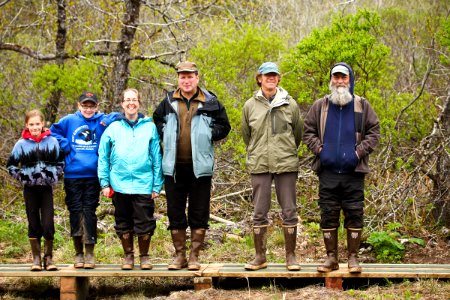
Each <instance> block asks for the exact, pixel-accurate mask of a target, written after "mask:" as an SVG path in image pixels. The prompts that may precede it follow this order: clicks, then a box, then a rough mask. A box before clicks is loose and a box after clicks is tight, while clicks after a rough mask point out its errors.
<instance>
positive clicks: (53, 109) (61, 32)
mask: <svg viewBox="0 0 450 300" xmlns="http://www.w3.org/2000/svg"><path fill="white" fill-rule="evenodd" d="M57 23H58V29H57V33H56V41H55V42H56V64H57V65H58V66H59V67H60V68H64V52H65V46H66V38H67V30H66V1H65V0H58V15H57ZM56 80H58V79H56ZM53 85H55V86H58V84H57V82H54V83H53ZM61 94H62V91H61V89H59V88H56V89H55V90H54V91H53V92H52V93H51V94H50V98H49V99H48V102H47V104H46V105H45V108H44V116H45V119H46V120H47V122H49V123H54V122H55V121H56V115H57V114H58V109H59V102H60V100H61Z"/></svg>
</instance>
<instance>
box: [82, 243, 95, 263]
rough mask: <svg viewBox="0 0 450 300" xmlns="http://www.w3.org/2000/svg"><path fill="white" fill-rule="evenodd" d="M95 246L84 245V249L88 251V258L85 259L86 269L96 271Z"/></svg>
mask: <svg viewBox="0 0 450 300" xmlns="http://www.w3.org/2000/svg"><path fill="white" fill-rule="evenodd" d="M94 248H95V244H84V249H85V250H86V256H85V257H84V268H85V269H94V268H95V255H94Z"/></svg>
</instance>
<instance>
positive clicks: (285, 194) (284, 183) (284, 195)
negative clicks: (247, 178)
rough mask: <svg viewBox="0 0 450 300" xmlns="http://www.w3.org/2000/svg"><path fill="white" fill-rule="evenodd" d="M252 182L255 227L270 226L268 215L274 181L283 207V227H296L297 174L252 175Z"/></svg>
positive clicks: (278, 198) (279, 201)
mask: <svg viewBox="0 0 450 300" xmlns="http://www.w3.org/2000/svg"><path fill="white" fill-rule="evenodd" d="M251 180H252V188H253V203H254V205H255V208H254V211H253V224H254V225H267V224H269V218H268V216H267V214H268V213H269V210H270V205H271V201H272V180H273V181H274V182H275V192H276V195H277V200H278V203H279V204H280V206H281V219H282V220H283V225H296V224H297V223H298V216H297V195H296V192H295V184H296V182H297V172H289V173H281V174H273V173H262V174H252V175H251Z"/></svg>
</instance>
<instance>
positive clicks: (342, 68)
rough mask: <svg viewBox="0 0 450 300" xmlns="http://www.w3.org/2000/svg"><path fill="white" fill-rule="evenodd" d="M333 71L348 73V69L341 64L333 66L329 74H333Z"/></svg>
mask: <svg viewBox="0 0 450 300" xmlns="http://www.w3.org/2000/svg"><path fill="white" fill-rule="evenodd" d="M334 73H342V74H345V75H350V71H349V70H348V69H347V68H346V67H345V66H343V65H337V66H336V67H334V68H333V69H332V70H331V75H333V74H334Z"/></svg>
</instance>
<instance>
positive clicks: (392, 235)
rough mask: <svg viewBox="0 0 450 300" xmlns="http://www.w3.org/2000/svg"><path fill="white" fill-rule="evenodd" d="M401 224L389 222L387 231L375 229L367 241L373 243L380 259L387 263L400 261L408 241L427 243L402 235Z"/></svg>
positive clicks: (420, 243) (419, 243)
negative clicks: (399, 230) (400, 231)
mask: <svg viewBox="0 0 450 300" xmlns="http://www.w3.org/2000/svg"><path fill="white" fill-rule="evenodd" d="M401 226H402V225H401V224H399V223H389V224H387V225H386V229H387V230H386V231H375V232H372V233H371V234H370V236H369V238H368V239H367V242H368V243H369V244H370V245H372V247H373V250H374V251H375V254H376V258H377V259H378V260H379V261H381V262H385V263H397V262H400V261H401V260H402V258H403V257H404V255H405V249H406V248H405V246H404V243H406V242H410V243H415V244H418V245H421V246H424V245H425V242H424V241H423V240H422V239H419V238H410V237H405V236H402V235H401V234H400V233H399V232H398V231H397V230H398V229H400V228H401ZM400 240H401V241H402V242H403V243H401V242H400Z"/></svg>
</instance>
